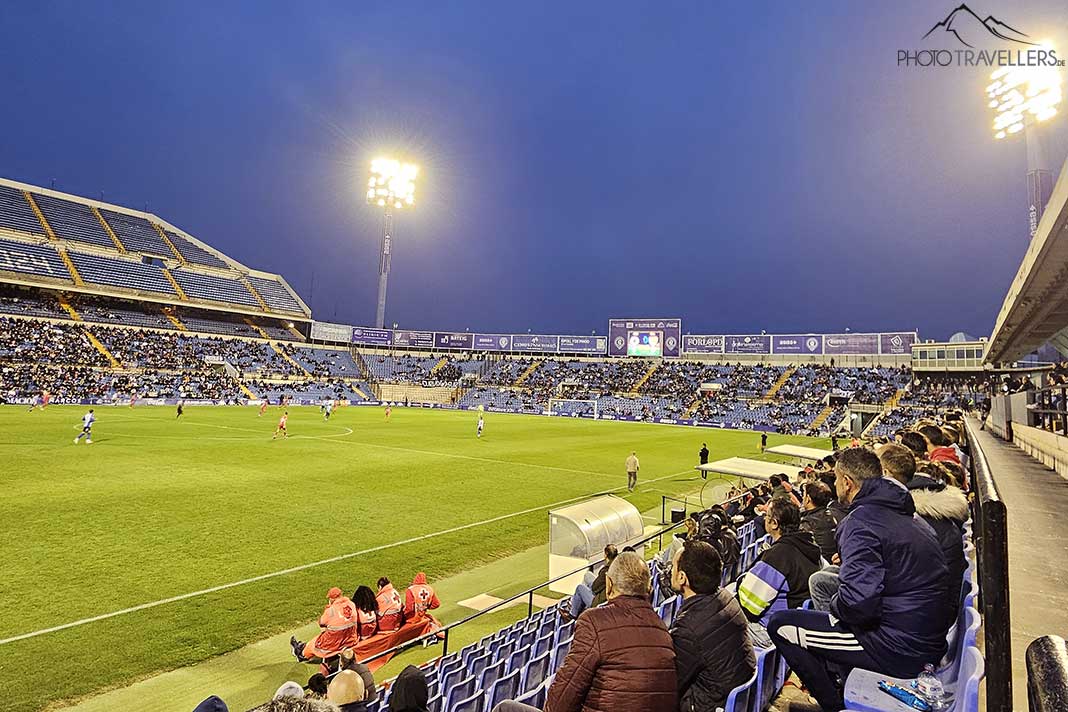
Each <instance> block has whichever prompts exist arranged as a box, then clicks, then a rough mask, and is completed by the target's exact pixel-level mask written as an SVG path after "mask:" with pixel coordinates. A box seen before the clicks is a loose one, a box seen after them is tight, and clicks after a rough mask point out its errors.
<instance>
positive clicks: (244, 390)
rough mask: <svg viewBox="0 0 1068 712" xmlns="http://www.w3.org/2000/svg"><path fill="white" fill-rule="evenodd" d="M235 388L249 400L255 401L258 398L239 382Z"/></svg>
mask: <svg viewBox="0 0 1068 712" xmlns="http://www.w3.org/2000/svg"><path fill="white" fill-rule="evenodd" d="M237 387H238V388H240V389H241V392H242V393H244V394H245V396H247V397H248V399H249V400H257V399H258V398H259V396H257V395H256V394H255V393H253V392H252V391H250V390H249V388H248V386H246V385H245V384H244V383H242V382H241V381H238V382H237Z"/></svg>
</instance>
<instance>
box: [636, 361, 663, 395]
mask: <svg viewBox="0 0 1068 712" xmlns="http://www.w3.org/2000/svg"><path fill="white" fill-rule="evenodd" d="M658 368H660V364H659V363H654V364H653V365H652V366H650V367H649V370H648V371H646V372H645V375H644V376H642V377H641V378H640V379H639V380H638V382H637V383H635V384H634V387H633V388H631V389H630V394H631V395H632V396H636V395H638V391H640V390H641V389H642V386H644V385H645V384H646V382H647V381H648V380H649V379H650V378H652V377H653V374H654V373H656V369H658Z"/></svg>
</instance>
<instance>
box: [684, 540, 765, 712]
mask: <svg viewBox="0 0 1068 712" xmlns="http://www.w3.org/2000/svg"><path fill="white" fill-rule="evenodd" d="M721 573H722V562H721V561H720V558H719V553H718V552H717V551H716V549H715V547H713V546H711V545H709V544H708V543H706V542H703V541H687V542H686V543H685V544H684V545H683V546H682V547H681V548H680V549H679V550H678V551H677V552H676V553H675V557H674V559H673V560H672V567H671V585H672V588H674V589H675V590H676V591H677V592H679V593H680V594H682V598H683V602H682V608H681V609H680V610H679V612H678V615H676V616H675V622H674V623H673V624H672V626H671V631H670V632H671V639H672V642H673V643H674V645H675V673H676V677H677V679H678V686H679V710H680V712H699V711H700V710H714V709H716V708H719V707H723V706H724V705H726V703H727V696H728V695H729V694H730V691H731V690H732V689H734V688H735V687H737V686H738V685H741V684H742V683H743V682H745V681H746V680H748V679H749V678H750V677H752V675H753V672H754V671H755V670H756V656H755V655H754V654H753V645H752V643H750V641H749V635H748V626H747V624H746V620H745V615H744V614H743V613H742V609H741V607H740V606H739V605H738V602H737V601H736V600H735V599H734V597H733V596H732V595H731V594H730V592H729V591H726V590H724V589H722V588H720V586H719V580H720V574H721Z"/></svg>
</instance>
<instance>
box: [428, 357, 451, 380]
mask: <svg viewBox="0 0 1068 712" xmlns="http://www.w3.org/2000/svg"><path fill="white" fill-rule="evenodd" d="M448 362H449V359H448V357H447V356H442V357H441V359H440V360H439V361H438V362H437V363H435V364H434V368H432V369H430V375H431V376H433V375H434V374H435V373H437V372H438V371H440V370H441V369H442V368H444V367H445V364H447V363H448Z"/></svg>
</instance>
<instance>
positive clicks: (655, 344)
mask: <svg viewBox="0 0 1068 712" xmlns="http://www.w3.org/2000/svg"><path fill="white" fill-rule="evenodd" d="M627 355H628V356H663V355H664V332H662V331H628V332H627Z"/></svg>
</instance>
